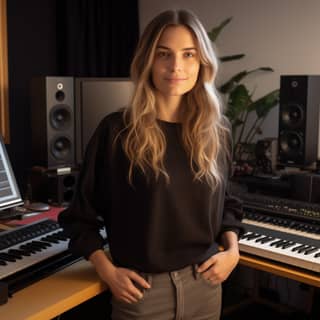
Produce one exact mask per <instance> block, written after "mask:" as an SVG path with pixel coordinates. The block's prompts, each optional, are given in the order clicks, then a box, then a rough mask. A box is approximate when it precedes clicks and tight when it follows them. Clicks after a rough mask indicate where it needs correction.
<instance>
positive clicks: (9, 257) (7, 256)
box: [0, 252, 16, 262]
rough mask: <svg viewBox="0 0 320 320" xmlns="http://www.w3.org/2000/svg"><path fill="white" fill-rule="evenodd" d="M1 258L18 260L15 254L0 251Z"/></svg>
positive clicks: (11, 260)
mask: <svg viewBox="0 0 320 320" xmlns="http://www.w3.org/2000/svg"><path fill="white" fill-rule="evenodd" d="M0 259H2V260H4V261H10V262H16V258H15V257H14V256H12V255H11V254H8V253H5V252H0Z"/></svg>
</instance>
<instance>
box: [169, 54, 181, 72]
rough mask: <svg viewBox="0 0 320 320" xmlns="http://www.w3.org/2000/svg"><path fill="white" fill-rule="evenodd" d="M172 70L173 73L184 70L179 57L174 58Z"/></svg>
mask: <svg viewBox="0 0 320 320" xmlns="http://www.w3.org/2000/svg"><path fill="white" fill-rule="evenodd" d="M171 69H172V71H173V72H174V71H181V70H182V61H181V59H180V58H179V57H177V56H172V61H171Z"/></svg>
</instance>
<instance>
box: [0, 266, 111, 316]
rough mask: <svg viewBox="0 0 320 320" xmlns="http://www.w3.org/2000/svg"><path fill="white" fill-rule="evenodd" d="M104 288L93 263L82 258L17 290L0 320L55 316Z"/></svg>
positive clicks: (3, 308)
mask: <svg viewBox="0 0 320 320" xmlns="http://www.w3.org/2000/svg"><path fill="white" fill-rule="evenodd" d="M104 290H106V286H105V285H103V283H102V282H101V281H100V280H99V278H98V276H97V274H96V273H95V270H94V268H93V267H92V265H91V264H90V262H88V261H85V260H81V261H79V262H77V263H75V264H73V265H71V266H69V267H67V268H65V269H63V270H61V271H59V272H57V273H55V274H53V275H51V276H49V277H47V278H45V279H42V280H40V281H38V282H36V283H34V284H32V285H30V286H28V287H26V288H24V289H23V290H20V291H18V292H16V293H15V294H14V295H13V297H12V298H10V299H9V301H8V302H7V303H6V304H4V305H2V306H0V319H1V320H13V319H14V320H22V319H23V320H47V319H52V318H53V317H56V316H58V315H59V314H61V313H63V312H65V311H67V310H69V309H71V308H73V307H75V306H77V305H79V304H81V303H82V302H84V301H86V300H89V299H90V298H92V297H94V296H96V295H97V294H99V293H101V292H103V291H104Z"/></svg>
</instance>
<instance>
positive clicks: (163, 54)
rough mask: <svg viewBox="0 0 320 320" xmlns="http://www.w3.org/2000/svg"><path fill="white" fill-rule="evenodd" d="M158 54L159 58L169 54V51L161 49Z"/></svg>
mask: <svg viewBox="0 0 320 320" xmlns="http://www.w3.org/2000/svg"><path fill="white" fill-rule="evenodd" d="M157 56H158V57H159V58H166V57H168V56H169V53H168V52H166V51H159V52H158V53H157Z"/></svg>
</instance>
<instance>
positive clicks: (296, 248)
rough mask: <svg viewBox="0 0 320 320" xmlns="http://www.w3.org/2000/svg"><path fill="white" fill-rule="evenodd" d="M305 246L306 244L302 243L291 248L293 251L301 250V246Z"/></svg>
mask: <svg viewBox="0 0 320 320" xmlns="http://www.w3.org/2000/svg"><path fill="white" fill-rule="evenodd" d="M304 246H305V244H301V245H300V246H297V247H294V248H292V249H291V251H297V250H300V249H301V248H303V247H304Z"/></svg>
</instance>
